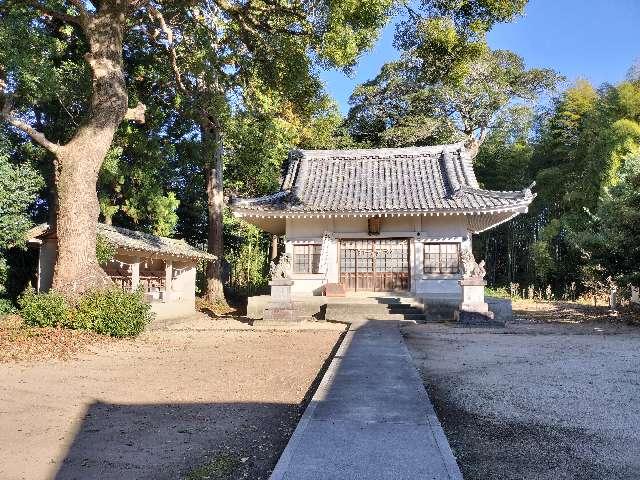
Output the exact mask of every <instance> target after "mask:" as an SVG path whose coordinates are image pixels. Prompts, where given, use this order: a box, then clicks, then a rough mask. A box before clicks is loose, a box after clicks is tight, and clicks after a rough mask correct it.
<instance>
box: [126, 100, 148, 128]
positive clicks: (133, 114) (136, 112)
mask: <svg viewBox="0 0 640 480" xmlns="http://www.w3.org/2000/svg"><path fill="white" fill-rule="evenodd" d="M146 111H147V106H146V105H145V104H144V103H142V102H138V104H137V105H136V106H135V107H133V108H128V109H127V113H125V114H124V119H125V120H132V121H134V122H136V123H144V122H145V116H144V114H145V112H146Z"/></svg>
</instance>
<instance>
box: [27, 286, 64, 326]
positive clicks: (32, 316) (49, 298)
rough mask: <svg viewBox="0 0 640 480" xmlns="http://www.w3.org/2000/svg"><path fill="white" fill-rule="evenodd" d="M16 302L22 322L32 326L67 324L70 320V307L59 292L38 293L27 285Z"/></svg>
mask: <svg viewBox="0 0 640 480" xmlns="http://www.w3.org/2000/svg"><path fill="white" fill-rule="evenodd" d="M18 303H19V305H20V315H21V316H22V318H23V319H24V322H25V323H26V324H27V325H30V326H32V327H57V326H68V325H69V323H70V321H71V308H70V307H69V305H68V304H67V302H66V300H65V299H64V297H63V296H62V295H60V294H59V293H56V292H53V291H52V292H47V293H40V294H38V293H36V292H35V290H34V289H33V288H31V287H29V288H28V289H27V290H25V292H24V293H23V294H22V296H21V297H20V300H19V302H18Z"/></svg>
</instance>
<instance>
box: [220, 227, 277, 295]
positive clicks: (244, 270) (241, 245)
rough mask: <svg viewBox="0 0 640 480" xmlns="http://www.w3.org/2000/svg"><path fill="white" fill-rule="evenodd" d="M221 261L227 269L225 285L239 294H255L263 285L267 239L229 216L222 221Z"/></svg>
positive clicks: (267, 258)
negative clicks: (222, 251)
mask: <svg viewBox="0 0 640 480" xmlns="http://www.w3.org/2000/svg"><path fill="white" fill-rule="evenodd" d="M224 229H225V240H226V242H225V243H226V245H225V260H226V262H228V264H229V266H230V272H229V281H228V283H229V286H230V287H231V288H232V289H233V290H234V291H236V292H237V293H240V294H245V295H255V294H256V293H259V292H261V291H262V290H264V289H265V288H266V286H267V282H268V271H269V257H268V252H269V236H268V235H267V234H265V233H264V232H262V231H261V230H260V229H258V228H257V227H255V226H253V225H250V224H248V223H246V222H244V221H242V220H239V219H236V218H234V217H231V216H225V218H224Z"/></svg>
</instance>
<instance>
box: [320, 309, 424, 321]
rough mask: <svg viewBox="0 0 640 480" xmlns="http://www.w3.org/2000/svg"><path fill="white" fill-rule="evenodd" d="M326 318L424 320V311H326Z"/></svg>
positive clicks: (347, 319)
mask: <svg viewBox="0 0 640 480" xmlns="http://www.w3.org/2000/svg"><path fill="white" fill-rule="evenodd" d="M325 318H326V320H334V321H350V322H352V321H354V320H366V319H371V320H414V321H420V322H422V321H424V314H422V313H388V312H382V313H380V312H353V311H352V312H339V313H336V312H331V311H327V312H326V317H325Z"/></svg>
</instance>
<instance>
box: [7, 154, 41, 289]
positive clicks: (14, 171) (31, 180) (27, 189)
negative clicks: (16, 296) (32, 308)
mask: <svg viewBox="0 0 640 480" xmlns="http://www.w3.org/2000/svg"><path fill="white" fill-rule="evenodd" d="M43 184H44V182H43V180H42V177H41V176H40V175H39V174H38V173H37V172H36V171H35V170H34V169H33V168H32V167H31V166H30V165H28V164H17V165H16V164H13V163H12V162H10V160H9V157H8V155H7V153H6V147H5V146H4V145H3V144H1V143H0V299H6V301H9V300H10V298H9V297H11V296H12V294H13V293H14V290H15V288H13V287H14V285H13V284H12V282H11V281H10V278H11V274H12V273H17V272H12V271H11V268H10V267H11V260H18V259H19V258H18V257H21V255H19V254H18V253H17V252H16V250H24V249H25V241H26V232H27V231H28V230H29V228H31V227H32V226H33V223H32V221H31V216H30V215H29V208H30V207H31V205H32V204H33V202H34V201H35V199H36V196H37V194H38V191H39V190H40V189H41V188H42V186H43ZM11 252H13V253H12V255H13V257H14V258H10V253H11ZM13 263H15V262H13ZM13 276H15V275H13ZM14 283H15V282H14Z"/></svg>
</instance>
